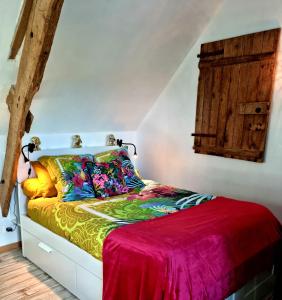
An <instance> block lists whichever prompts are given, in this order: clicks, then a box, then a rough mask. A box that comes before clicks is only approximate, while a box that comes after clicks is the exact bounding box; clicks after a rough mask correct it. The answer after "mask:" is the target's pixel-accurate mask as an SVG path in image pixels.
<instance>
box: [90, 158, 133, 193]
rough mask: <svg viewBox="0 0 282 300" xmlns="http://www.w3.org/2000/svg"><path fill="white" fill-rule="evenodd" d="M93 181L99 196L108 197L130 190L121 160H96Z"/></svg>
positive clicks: (92, 170)
mask: <svg viewBox="0 0 282 300" xmlns="http://www.w3.org/2000/svg"><path fill="white" fill-rule="evenodd" d="M90 174H91V178H92V183H93V186H94V189H95V193H96V197H97V198H106V197H111V196H115V195H120V194H125V193H127V192H128V187H127V186H126V184H125V182H124V179H123V173H122V169H121V161H120V160H113V161H111V162H108V163H107V162H101V163H99V162H95V164H94V165H93V166H92V168H91V171H90Z"/></svg>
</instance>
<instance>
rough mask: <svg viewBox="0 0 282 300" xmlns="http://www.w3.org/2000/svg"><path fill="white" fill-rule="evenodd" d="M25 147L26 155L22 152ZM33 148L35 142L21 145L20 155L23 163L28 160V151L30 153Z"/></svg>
mask: <svg viewBox="0 0 282 300" xmlns="http://www.w3.org/2000/svg"><path fill="white" fill-rule="evenodd" d="M25 148H27V156H26V155H25V153H24V149H25ZM34 149H35V144H33V143H29V144H27V145H25V146H23V147H22V150H21V151H22V155H23V158H24V162H25V163H27V162H29V153H32V152H33V151H34Z"/></svg>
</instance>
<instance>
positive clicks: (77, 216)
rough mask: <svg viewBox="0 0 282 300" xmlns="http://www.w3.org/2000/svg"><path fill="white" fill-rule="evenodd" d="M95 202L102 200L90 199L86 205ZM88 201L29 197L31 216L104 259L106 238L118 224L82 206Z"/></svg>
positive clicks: (29, 213) (29, 212) (29, 214)
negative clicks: (103, 251)
mask: <svg viewBox="0 0 282 300" xmlns="http://www.w3.org/2000/svg"><path fill="white" fill-rule="evenodd" d="M96 202H101V201H100V200H97V199H93V200H89V201H87V205H90V204H93V203H96ZM85 203H86V201H74V202H62V201H60V200H59V199H58V198H38V199H34V200H29V202H28V216H29V217H30V218H31V219H32V220H33V221H35V222H37V223H39V224H41V225H42V226H44V227H46V228H48V229H49V230H51V231H52V232H54V233H56V234H58V235H60V236H62V237H64V238H66V239H67V240H69V241H70V242H72V243H74V244H75V245H77V246H78V247H80V248H82V249H84V250H85V251H87V252H88V253H90V254H91V255H93V256H94V257H96V258H98V259H100V260H101V259H102V246H103V241H104V238H105V237H106V235H107V234H108V233H109V232H110V231H111V230H112V229H114V228H115V226H113V225H114V224H112V222H109V221H108V220H106V219H104V218H101V217H99V216H96V215H93V214H92V213H89V212H87V211H86V210H85V209H82V208H80V205H83V204H85Z"/></svg>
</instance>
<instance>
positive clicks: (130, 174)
mask: <svg viewBox="0 0 282 300" xmlns="http://www.w3.org/2000/svg"><path fill="white" fill-rule="evenodd" d="M94 159H95V161H96V162H111V161H113V160H119V161H120V162H121V170H122V174H123V177H124V181H125V184H126V186H127V187H128V188H129V189H135V188H142V187H144V186H145V184H144V183H143V181H142V180H141V179H140V177H139V176H138V175H137V173H136V171H135V169H134V166H133V164H132V162H131V160H130V158H129V155H128V152H127V149H125V148H121V149H117V150H110V151H106V152H103V153H99V154H96V155H95V156H94Z"/></svg>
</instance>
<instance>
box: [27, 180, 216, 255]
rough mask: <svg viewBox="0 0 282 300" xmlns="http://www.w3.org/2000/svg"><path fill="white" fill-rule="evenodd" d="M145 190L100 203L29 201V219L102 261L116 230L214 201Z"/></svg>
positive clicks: (157, 188) (158, 188) (166, 189)
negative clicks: (106, 243) (111, 233)
mask: <svg viewBox="0 0 282 300" xmlns="http://www.w3.org/2000/svg"><path fill="white" fill-rule="evenodd" d="M145 184H146V185H145V187H143V188H142V189H141V190H140V189H139V190H138V191H137V190H134V191H132V192H131V193H128V194H122V195H118V196H114V197H109V198H104V199H103V200H98V199H94V198H93V199H90V200H87V201H86V200H83V201H73V202H62V200H59V199H58V198H37V199H33V200H29V201H28V216H29V217H30V218H31V219H32V220H33V221H35V222H37V223H39V224H41V225H42V226H44V227H46V228H48V229H49V230H51V231H53V232H54V233H56V234H58V235H60V236H62V237H64V238H66V239H67V240H69V241H70V242H72V243H73V244H75V245H77V246H78V247H80V248H82V249H84V250H85V251H87V252H88V253H90V254H91V255H93V256H94V257H96V258H98V259H100V260H101V259H102V249H103V242H104V240H105V238H106V237H107V235H108V234H109V233H110V232H111V231H112V230H113V229H115V228H118V227H121V226H124V225H128V224H132V223H136V222H139V221H144V220H148V219H152V218H156V217H162V216H165V215H168V214H171V213H175V212H177V211H179V210H181V209H186V208H190V207H192V206H195V205H198V204H201V203H204V202H206V201H208V200H211V199H213V196H212V195H206V194H197V193H194V192H191V191H187V190H182V189H177V188H174V187H171V186H165V185H160V184H158V183H156V182H153V181H146V182H145Z"/></svg>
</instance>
